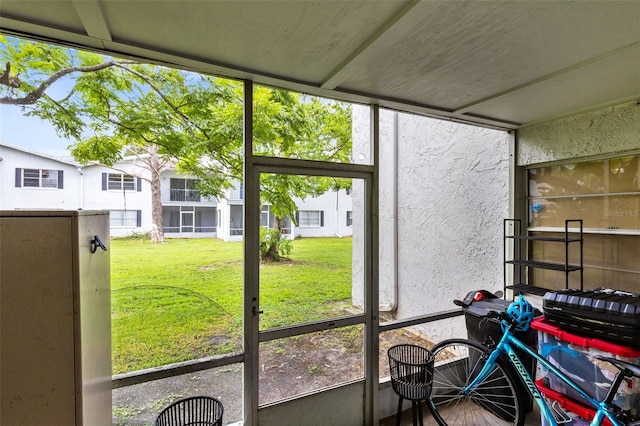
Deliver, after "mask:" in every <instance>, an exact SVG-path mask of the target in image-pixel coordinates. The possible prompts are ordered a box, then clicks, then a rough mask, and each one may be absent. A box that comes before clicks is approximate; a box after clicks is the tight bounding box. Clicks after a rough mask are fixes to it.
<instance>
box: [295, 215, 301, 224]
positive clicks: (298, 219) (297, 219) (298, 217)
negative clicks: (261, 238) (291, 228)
mask: <svg viewBox="0 0 640 426" xmlns="http://www.w3.org/2000/svg"><path fill="white" fill-rule="evenodd" d="M295 217H296V226H300V212H296V216H295Z"/></svg>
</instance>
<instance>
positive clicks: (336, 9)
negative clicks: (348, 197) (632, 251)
mask: <svg viewBox="0 0 640 426" xmlns="http://www.w3.org/2000/svg"><path fill="white" fill-rule="evenodd" d="M0 27H1V28H2V32H4V33H5V34H10V35H19V36H25V37H30V38H34V39H39V40H43V41H53V42H57V43H63V44H67V45H71V46H76V47H79V48H88V49H92V50H97V51H101V52H106V53H112V54H114V55H118V56H133V57H139V58H146V59H149V60H152V61H156V62H160V63H164V64H168V65H172V66H176V67H180V68H184V69H189V70H194V71H199V72H204V73H209V74H215V75H221V76H226V77H234V78H242V79H245V78H246V79H251V80H253V81H255V82H257V83H265V84H269V85H276V86H279V87H284V88H288V89H292V90H296V91H302V92H306V93H311V94H316V95H320V96H328V97H333V98H338V99H344V100H350V101H355V102H364V103H377V104H380V105H381V106H384V107H390V108H396V109H401V110H405V111H412V112H417V113H421V114H426V115H431V116H439V117H445V118H449V119H453V120H461V121H464V122H473V123H479V124H482V125H486V126H492V127H498V128H507V129H509V128H518V127H521V126H526V125H530V124H534V123H537V122H541V121H545V120H549V119H553V118H558V117H563V116H567V115H570V114H574V113H578V112H581V111H587V110H590V109H594V108H598V107H604V106H607V105H614V104H618V103H622V102H626V101H635V100H638V99H640V1H638V0H630V1H571V2H569V1H513V2H511V1H357V0H335V1H304V0H294V1H189V0H181V1H179V0H174V1H155V0H120V1H107V0H102V1H100V0H60V1H57V0H50V1H34V0H30V1H24V0H20V1H16V0H2V1H1V2H0Z"/></svg>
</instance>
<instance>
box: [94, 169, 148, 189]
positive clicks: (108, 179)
mask: <svg viewBox="0 0 640 426" xmlns="http://www.w3.org/2000/svg"><path fill="white" fill-rule="evenodd" d="M102 190H103V191H107V190H108V191H140V178H136V177H135V176H132V175H126V174H124V173H103V174H102Z"/></svg>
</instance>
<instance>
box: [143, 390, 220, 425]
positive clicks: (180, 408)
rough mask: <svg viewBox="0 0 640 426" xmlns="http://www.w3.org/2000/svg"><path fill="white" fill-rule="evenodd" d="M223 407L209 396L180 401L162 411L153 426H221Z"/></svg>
mask: <svg viewBox="0 0 640 426" xmlns="http://www.w3.org/2000/svg"><path fill="white" fill-rule="evenodd" d="M223 413H224V407H223V406H222V403H221V402H220V401H218V400H217V399H215V398H213V397H210V396H192V397H189V398H184V399H180V400H178V401H176V402H174V403H173V404H171V405H169V406H167V407H166V408H165V409H163V410H162V411H161V412H160V414H158V417H157V418H156V422H155V426H222V414H223Z"/></svg>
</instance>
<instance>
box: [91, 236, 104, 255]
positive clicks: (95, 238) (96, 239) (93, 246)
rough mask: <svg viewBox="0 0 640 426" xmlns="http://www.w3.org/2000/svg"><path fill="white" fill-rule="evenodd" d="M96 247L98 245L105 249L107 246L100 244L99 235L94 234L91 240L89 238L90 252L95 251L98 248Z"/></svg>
mask: <svg viewBox="0 0 640 426" xmlns="http://www.w3.org/2000/svg"><path fill="white" fill-rule="evenodd" d="M98 247H100V248H101V249H102V250H104V251H107V247H105V245H104V244H102V241H100V237H98V236H97V235H94V236H93V240H91V253H95V252H96V250H98Z"/></svg>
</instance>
